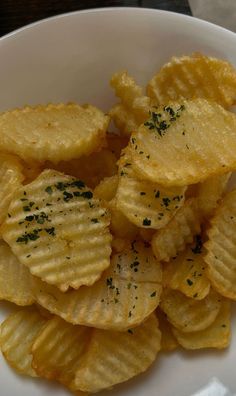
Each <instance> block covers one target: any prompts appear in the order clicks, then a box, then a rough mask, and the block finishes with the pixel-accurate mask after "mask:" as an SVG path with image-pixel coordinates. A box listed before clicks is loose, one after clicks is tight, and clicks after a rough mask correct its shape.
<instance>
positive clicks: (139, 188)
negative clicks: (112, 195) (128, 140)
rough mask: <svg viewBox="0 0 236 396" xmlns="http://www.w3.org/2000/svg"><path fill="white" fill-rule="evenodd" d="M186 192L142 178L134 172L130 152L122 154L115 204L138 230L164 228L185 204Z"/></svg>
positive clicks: (125, 151)
mask: <svg viewBox="0 0 236 396" xmlns="http://www.w3.org/2000/svg"><path fill="white" fill-rule="evenodd" d="M185 189H186V188H185V187H174V188H173V187H172V188H168V187H163V186H160V185H158V184H157V183H151V182H149V181H146V180H141V179H139V178H138V177H137V176H136V174H135V172H134V170H133V165H132V160H131V159H130V154H129V151H128V150H127V149H126V150H124V151H123V155H122V157H121V158H120V162H119V183H118V188H117V192H116V204H117V207H118V209H120V211H121V212H122V213H123V214H124V215H125V216H126V217H127V218H128V219H129V220H130V221H131V222H132V223H133V224H135V225H136V226H137V227H143V228H145V227H151V228H153V229H159V228H162V227H164V226H165V225H166V224H167V223H168V222H169V220H170V219H171V218H172V217H173V215H174V214H175V213H176V211H177V210H178V209H179V208H180V207H181V206H182V205H183V203H184V193H185ZM131 197H132V198H131Z"/></svg>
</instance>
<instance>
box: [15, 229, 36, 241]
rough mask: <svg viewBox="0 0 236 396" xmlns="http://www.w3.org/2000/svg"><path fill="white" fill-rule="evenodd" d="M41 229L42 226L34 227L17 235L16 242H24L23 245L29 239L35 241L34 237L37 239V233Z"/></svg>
mask: <svg viewBox="0 0 236 396" xmlns="http://www.w3.org/2000/svg"><path fill="white" fill-rule="evenodd" d="M41 231H42V228H36V229H34V230H33V231H32V232H29V233H27V232H25V233H24V234H22V235H21V236H19V237H18V238H17V239H16V242H17V243H24V244H25V245H26V244H27V243H28V242H29V241H36V239H38V238H39V237H40V235H39V233H40V232H41Z"/></svg>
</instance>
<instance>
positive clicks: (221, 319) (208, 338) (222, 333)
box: [172, 300, 231, 349]
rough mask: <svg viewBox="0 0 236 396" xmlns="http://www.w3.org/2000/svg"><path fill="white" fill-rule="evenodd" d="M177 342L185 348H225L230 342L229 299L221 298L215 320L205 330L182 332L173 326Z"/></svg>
mask: <svg viewBox="0 0 236 396" xmlns="http://www.w3.org/2000/svg"><path fill="white" fill-rule="evenodd" d="M172 330H173V333H174V335H175V337H176V338H177V340H178V342H179V343H180V345H182V347H184V348H185V349H202V348H217V349H223V348H227V347H228V346H229V343H230V336H231V330H230V301H228V300H222V304H221V308H220V311H219V313H218V315H217V317H216V319H215V321H214V322H213V323H212V324H211V325H210V326H209V327H207V328H206V329H205V330H201V331H196V332H194V333H183V332H182V331H180V330H178V329H175V328H173V329H172Z"/></svg>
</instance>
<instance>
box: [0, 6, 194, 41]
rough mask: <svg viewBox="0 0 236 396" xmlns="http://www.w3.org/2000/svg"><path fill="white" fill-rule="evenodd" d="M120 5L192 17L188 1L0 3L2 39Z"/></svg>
mask: <svg viewBox="0 0 236 396" xmlns="http://www.w3.org/2000/svg"><path fill="white" fill-rule="evenodd" d="M119 6H125V7H147V8H156V9H161V10H168V11H175V12H180V13H183V14H189V15H191V12H190V8H189V5H188V0H133V1H132V0H131V1H127V0H123V1H120V0H102V1H101V0H0V36H2V35H4V34H6V33H9V32H11V31H12V30H15V29H18V28H20V27H21V26H24V25H27V24H28V23H31V22H35V21H38V20H39V19H43V18H46V17H50V16H53V15H57V14H62V13H64V12H70V11H76V10H82V9H86V8H96V7H119Z"/></svg>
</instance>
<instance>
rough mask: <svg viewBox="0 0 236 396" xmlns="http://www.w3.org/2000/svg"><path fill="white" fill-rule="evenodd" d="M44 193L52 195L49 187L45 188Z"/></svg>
mask: <svg viewBox="0 0 236 396" xmlns="http://www.w3.org/2000/svg"><path fill="white" fill-rule="evenodd" d="M45 191H46V193H48V194H49V195H52V187H51V186H47V187H46V188H45Z"/></svg>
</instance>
